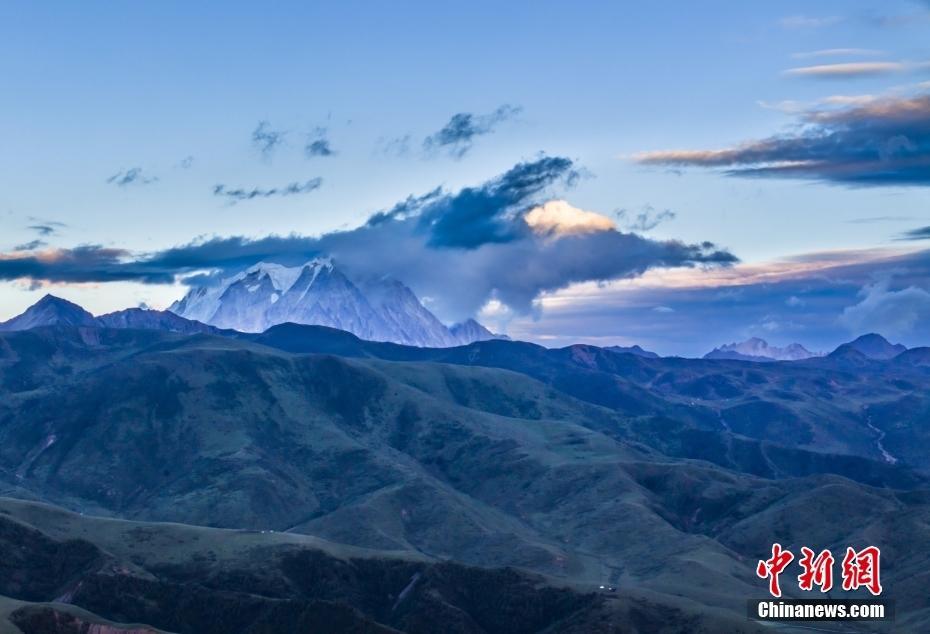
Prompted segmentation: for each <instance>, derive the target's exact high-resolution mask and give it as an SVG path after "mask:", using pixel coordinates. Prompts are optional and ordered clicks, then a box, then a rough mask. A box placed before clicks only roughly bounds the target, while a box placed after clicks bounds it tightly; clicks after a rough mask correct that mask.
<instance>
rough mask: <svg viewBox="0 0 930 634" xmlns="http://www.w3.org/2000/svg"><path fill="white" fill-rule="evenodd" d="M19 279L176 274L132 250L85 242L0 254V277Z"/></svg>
mask: <svg viewBox="0 0 930 634" xmlns="http://www.w3.org/2000/svg"><path fill="white" fill-rule="evenodd" d="M17 279H29V280H32V281H48V282H66V283H68V282H70V283H80V282H117V281H137V282H143V283H149V284H168V283H171V282H173V281H174V274H173V272H171V271H165V270H158V269H157V268H156V267H152V266H149V265H148V264H146V263H141V262H136V261H133V260H132V259H131V254H130V253H129V252H128V251H125V250H123V249H113V248H108V247H103V246H100V245H84V246H79V247H75V248H73V249H51V250H47V251H33V252H28V253H13V254H9V253H7V254H0V280H17Z"/></svg>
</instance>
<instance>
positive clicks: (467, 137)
mask: <svg viewBox="0 0 930 634" xmlns="http://www.w3.org/2000/svg"><path fill="white" fill-rule="evenodd" d="M521 111H522V108H520V107H517V106H510V105H506V104H505V105H503V106H501V107H500V108H498V109H497V110H495V111H494V112H491V113H489V114H485V115H476V114H472V113H469V112H460V113H458V114H455V115H452V118H451V119H449V122H448V123H447V124H446V125H445V126H443V128H442V129H441V130H439V131H438V132H435V133H434V134H431V135H430V136H428V137H426V139H425V140H424V141H423V148H424V149H425V150H427V151H429V152H434V151H440V150H441V151H447V152H448V153H449V154H450V155H451V156H452V157H454V158H462V157H463V156H465V154H466V153H468V151H469V150H470V149H471V147H472V144H473V143H474V139H475V137H478V136H481V135H484V134H490V133H491V132H493V131H494V129H495V128H496V127H497V126H498V125H499V124H501V123H503V122H504V121H507V120H508V119H512V118H514V117H516V116H517V115H518V114H520V112H521Z"/></svg>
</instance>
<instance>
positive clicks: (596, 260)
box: [0, 157, 736, 320]
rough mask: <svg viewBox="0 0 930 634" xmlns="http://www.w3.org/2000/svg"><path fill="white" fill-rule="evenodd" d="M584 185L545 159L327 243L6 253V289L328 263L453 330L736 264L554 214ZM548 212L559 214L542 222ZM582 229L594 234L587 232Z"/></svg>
mask: <svg viewBox="0 0 930 634" xmlns="http://www.w3.org/2000/svg"><path fill="white" fill-rule="evenodd" d="M577 174H578V170H577V169H576V168H575V166H574V164H573V163H572V161H570V160H569V159H565V158H561V157H541V158H538V159H536V160H533V161H528V162H525V163H519V164H517V165H515V166H514V167H512V168H511V169H509V170H508V171H507V172H505V173H503V174H501V175H500V176H498V177H496V178H493V179H491V180H489V181H487V182H485V183H483V184H481V185H478V186H475V187H466V188H464V189H462V190H460V191H457V192H447V191H445V190H442V189H439V188H437V189H435V190H433V191H431V192H428V193H426V194H423V195H421V196H411V197H409V198H407V199H406V200H404V201H402V202H400V203H398V204H397V205H395V206H394V207H392V208H390V209H388V210H386V211H382V212H379V213H377V214H374V215H373V216H372V217H371V218H370V219H369V220H368V222H366V223H365V224H363V225H362V226H360V227H357V228H355V229H351V230H346V231H336V232H332V233H327V234H324V235H322V236H319V237H308V236H299V235H291V236H268V237H265V238H259V239H250V238H246V237H243V236H233V237H226V238H211V239H202V240H199V241H196V242H192V243H190V244H187V245H181V246H178V247H174V248H171V249H166V250H163V251H159V252H156V253H150V254H145V255H136V256H133V255H131V254H129V253H127V252H125V251H119V250H114V249H106V248H103V247H82V248H81V249H80V250H77V249H72V250H64V249H62V250H57V251H50V252H47V253H43V254H16V253H13V254H5V255H2V256H0V279H16V278H30V279H35V280H47V281H108V280H112V279H129V280H136V281H143V282H150V283H162V282H170V281H173V280H175V279H176V278H177V277H178V276H197V277H196V278H195V279H194V280H188V281H189V282H190V281H197V282H203V281H206V280H205V278H204V277H203V273H204V272H206V273H207V274H212V275H213V276H222V275H228V274H229V273H230V272H232V271H235V270H239V269H241V268H244V267H246V266H249V265H251V264H254V263H255V262H258V261H261V260H266V261H276V262H282V263H289V264H296V263H300V262H303V261H306V260H307V259H308V258H310V257H312V256H314V255H318V254H321V253H325V254H328V255H330V256H332V257H333V258H334V259H335V260H336V262H337V263H338V264H339V266H340V267H342V268H344V269H345V270H346V271H347V272H349V273H350V274H351V275H353V276H356V277H367V276H383V275H391V276H394V277H396V278H397V279H400V280H403V281H404V282H405V283H406V284H408V285H409V286H410V287H411V288H413V290H414V291H415V292H416V293H417V294H418V295H420V296H421V297H430V298H432V302H431V303H430V308H431V309H433V310H435V311H436V312H437V313H438V314H439V315H440V316H441V317H442V318H444V319H449V320H454V319H460V318H463V317H467V316H471V315H474V314H476V313H477V312H478V311H479V310H480V309H481V308H482V307H483V306H485V305H486V304H487V303H488V302H489V301H491V300H497V301H498V302H500V303H501V304H502V305H505V306H507V307H508V308H509V309H512V310H514V311H515V312H517V313H521V314H528V313H530V312H532V309H533V305H534V302H535V301H536V300H537V298H538V297H540V295H542V294H544V293H548V292H552V291H555V290H557V289H560V288H564V287H566V286H568V285H571V284H573V283H577V282H586V281H603V280H612V279H621V278H629V277H635V276H638V275H640V274H642V273H643V272H645V271H648V270H650V269H654V268H656V267H716V266H721V265H723V266H726V265H729V264H732V263H733V262H735V261H736V258H735V257H734V256H733V255H732V254H730V253H728V252H727V251H725V250H722V249H718V248H717V247H715V246H714V245H713V244H711V243H709V242H702V243H698V244H687V243H683V242H679V241H676V240H666V241H659V240H650V239H647V238H644V237H642V236H639V235H636V234H634V233H624V232H621V231H618V230H617V229H616V228H614V227H613V226H612V225H611V224H610V223H609V221H608V222H605V221H607V220H608V219H606V218H605V217H603V216H600V215H599V214H595V213H593V212H584V211H581V210H577V209H575V208H573V207H571V206H570V205H568V204H567V203H564V202H563V203H561V204H559V205H549V206H548V208H547V206H546V202H547V201H551V198H552V197H551V191H552V189H553V188H562V187H566V186H568V185H570V184H571V183H572V182H573V181H574V180H575V179H576V178H577ZM538 209H548V210H549V211H547V212H537V213H536V214H535V215H533V216H531V214H533V212H534V210H538ZM553 210H557V211H553ZM595 216H597V217H598V218H601V220H598V219H597V218H595ZM544 221H545V222H544ZM540 223H542V224H540ZM581 226H584V227H585V231H583V232H579V231H577V229H579V228H580V227H581ZM543 227H545V228H546V231H542V228H543Z"/></svg>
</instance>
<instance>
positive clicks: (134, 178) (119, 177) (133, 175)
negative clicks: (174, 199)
mask: <svg viewBox="0 0 930 634" xmlns="http://www.w3.org/2000/svg"><path fill="white" fill-rule="evenodd" d="M157 181H158V177H157V176H146V175H145V174H143V173H142V168H141V167H131V168H129V169H128V170H121V171H119V172H117V173H116V174H114V175H113V176H111V177H110V178H108V179H107V182H108V183H110V184H111V185H116V186H117V187H126V186H127V185H148V184H150V183H154V182H157Z"/></svg>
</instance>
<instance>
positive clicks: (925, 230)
mask: <svg viewBox="0 0 930 634" xmlns="http://www.w3.org/2000/svg"><path fill="white" fill-rule="evenodd" d="M898 239H899V240H930V227H918V228H917V229H911V230H910V231H905V232H904V233H903V234H901V235H900V236H899V237H898Z"/></svg>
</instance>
